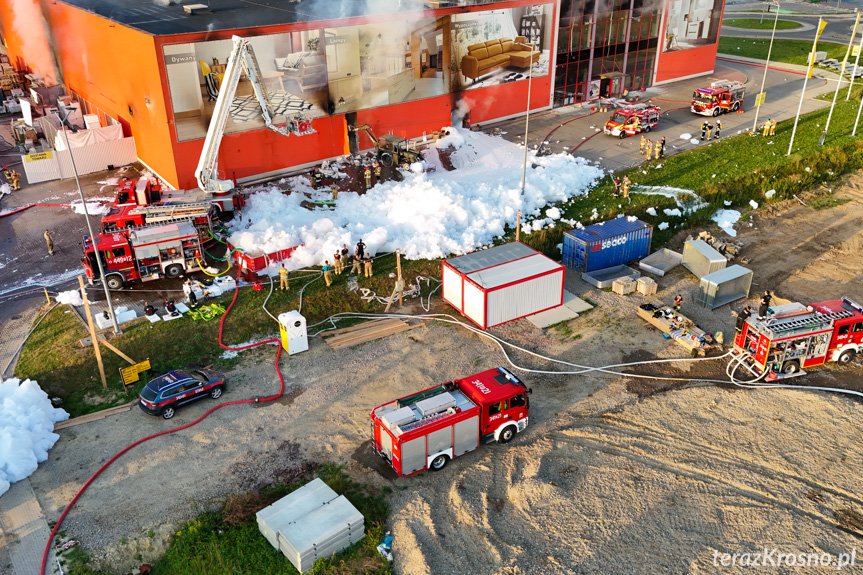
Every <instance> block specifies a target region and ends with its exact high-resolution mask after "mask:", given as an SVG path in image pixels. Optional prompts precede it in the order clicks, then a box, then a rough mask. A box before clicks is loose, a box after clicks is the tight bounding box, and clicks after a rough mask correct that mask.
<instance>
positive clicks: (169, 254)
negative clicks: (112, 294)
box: [81, 221, 202, 289]
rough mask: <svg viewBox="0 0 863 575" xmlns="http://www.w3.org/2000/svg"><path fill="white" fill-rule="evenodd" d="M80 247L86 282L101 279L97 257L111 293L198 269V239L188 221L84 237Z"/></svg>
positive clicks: (196, 231)
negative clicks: (136, 283) (137, 283)
mask: <svg viewBox="0 0 863 575" xmlns="http://www.w3.org/2000/svg"><path fill="white" fill-rule="evenodd" d="M83 246H84V247H83V249H84V256H83V257H82V258H81V265H82V266H83V267H84V271H85V273H86V274H87V280H88V281H89V282H90V283H91V284H93V283H95V282H96V281H99V280H101V279H102V278H100V277H99V266H98V264H97V263H96V257H100V258H101V259H102V267H103V269H104V270H105V278H104V280H105V283H106V284H107V285H108V287H109V288H110V289H120V288H121V287H123V286H124V285H125V284H126V283H128V282H132V281H142V282H148V281H153V280H157V279H159V278H163V277H169V278H175V277H179V276H180V275H182V274H183V273H188V272H193V271H198V270H199V269H200V268H199V267H198V262H199V261H200V258H201V253H202V249H201V239H200V237H199V236H198V230H197V229H195V226H194V225H193V224H192V222H187V221H184V222H174V223H170V224H163V225H156V226H149V227H147V226H145V227H143V228H135V229H130V230H128V231H127V232H126V233H121V232H120V231H117V232H114V233H110V234H99V235H97V236H96V237H95V238H92V239H90V238H87V237H85V238H84V244H83Z"/></svg>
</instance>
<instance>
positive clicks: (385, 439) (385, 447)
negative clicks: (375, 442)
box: [380, 429, 393, 461]
mask: <svg viewBox="0 0 863 575" xmlns="http://www.w3.org/2000/svg"><path fill="white" fill-rule="evenodd" d="M380 434H381V453H383V454H384V455H385V456H386V457H387V459H389V460H390V461H392V460H393V438H392V437H390V434H389V433H387V432H386V431H384V430H383V429H381V430H380Z"/></svg>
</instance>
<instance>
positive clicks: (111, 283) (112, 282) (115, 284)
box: [105, 275, 123, 289]
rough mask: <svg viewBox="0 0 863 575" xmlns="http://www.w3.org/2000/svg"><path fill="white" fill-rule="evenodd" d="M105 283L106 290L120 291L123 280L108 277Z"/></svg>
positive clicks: (117, 277)
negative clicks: (106, 285)
mask: <svg viewBox="0 0 863 575" xmlns="http://www.w3.org/2000/svg"><path fill="white" fill-rule="evenodd" d="M105 283H106V284H108V289H120V288H121V287H123V278H122V277H120V276H117V275H114V276H108V279H107V280H105Z"/></svg>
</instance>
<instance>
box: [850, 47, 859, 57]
mask: <svg viewBox="0 0 863 575" xmlns="http://www.w3.org/2000/svg"><path fill="white" fill-rule="evenodd" d="M859 53H860V46H859V45H857V46H854V47H852V48H851V55H852V56H854V57H855V58H856V57H857V54H859Z"/></svg>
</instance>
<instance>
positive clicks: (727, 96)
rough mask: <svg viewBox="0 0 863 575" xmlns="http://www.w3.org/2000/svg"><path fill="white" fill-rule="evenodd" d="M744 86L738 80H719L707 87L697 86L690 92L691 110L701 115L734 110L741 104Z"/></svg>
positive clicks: (714, 114) (744, 90)
mask: <svg viewBox="0 0 863 575" xmlns="http://www.w3.org/2000/svg"><path fill="white" fill-rule="evenodd" d="M745 92H746V86H744V85H743V84H741V83H740V82H731V81H729V80H719V81H717V82H713V83H712V84H710V86H709V87H707V88H698V89H697V90H695V92H693V93H692V108H691V109H692V111H693V112H695V113H696V114H701V115H702V116H718V115H719V114H722V113H724V112H736V111H737V110H738V109H739V108H740V106H742V105H743V96H744V94H745Z"/></svg>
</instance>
